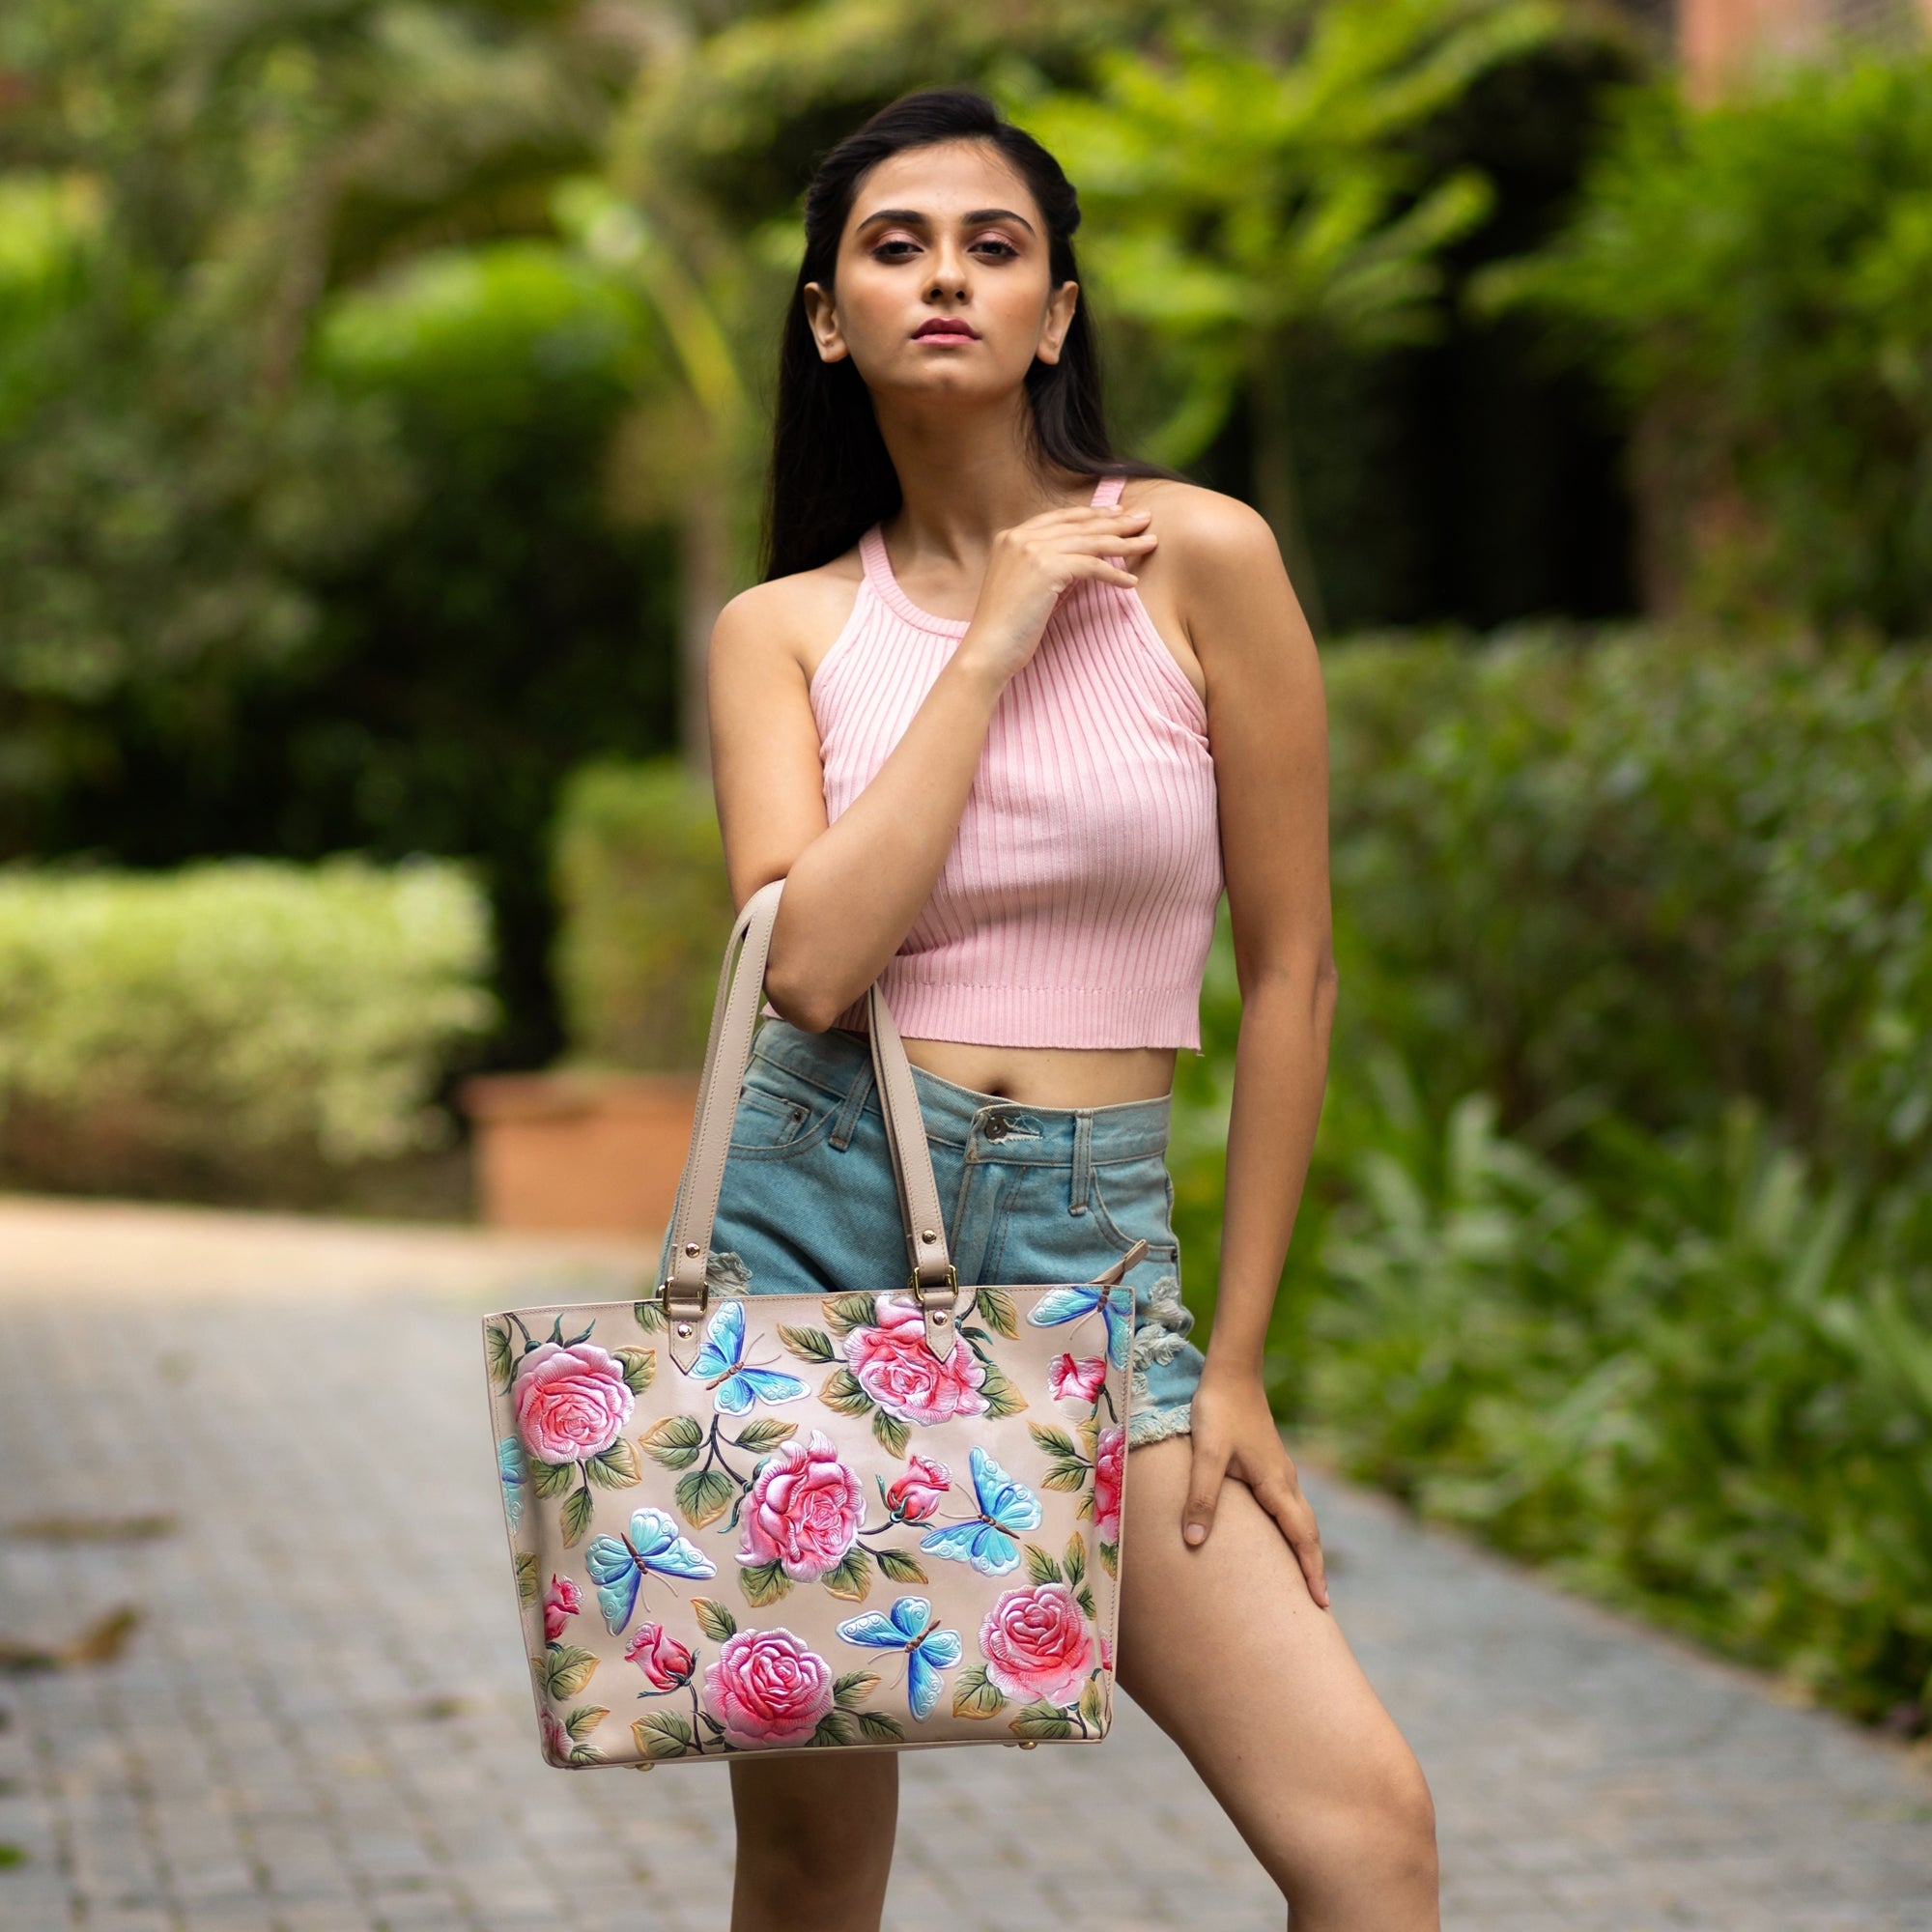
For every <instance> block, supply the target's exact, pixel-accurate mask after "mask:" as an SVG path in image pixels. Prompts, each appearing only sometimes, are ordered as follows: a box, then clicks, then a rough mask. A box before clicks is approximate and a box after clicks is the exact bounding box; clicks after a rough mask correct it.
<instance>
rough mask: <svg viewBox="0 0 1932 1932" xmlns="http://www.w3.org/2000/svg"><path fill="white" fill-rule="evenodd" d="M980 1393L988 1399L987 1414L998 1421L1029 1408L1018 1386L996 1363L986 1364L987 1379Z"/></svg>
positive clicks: (981, 1385)
mask: <svg viewBox="0 0 1932 1932" xmlns="http://www.w3.org/2000/svg"><path fill="white" fill-rule="evenodd" d="M980 1394H981V1395H982V1396H984V1397H985V1399H986V1413H987V1414H988V1415H989V1416H991V1417H993V1418H994V1419H995V1420H996V1421H997V1420H999V1419H1000V1418H1001V1417H1003V1416H1009V1415H1017V1414H1018V1413H1019V1412H1020V1410H1021V1409H1023V1408H1024V1407H1025V1406H1027V1400H1026V1397H1025V1396H1023V1395H1022V1394H1021V1393H1020V1392H1019V1387H1018V1385H1017V1384H1016V1383H1015V1382H1014V1381H1013V1379H1012V1378H1011V1377H1009V1375H1008V1374H1007V1372H1006V1371H1005V1370H1004V1369H1003V1368H1001V1367H1000V1366H999V1365H998V1364H997V1363H995V1362H988V1363H987V1364H986V1379H985V1380H984V1381H983V1382H982V1383H981V1384H980Z"/></svg>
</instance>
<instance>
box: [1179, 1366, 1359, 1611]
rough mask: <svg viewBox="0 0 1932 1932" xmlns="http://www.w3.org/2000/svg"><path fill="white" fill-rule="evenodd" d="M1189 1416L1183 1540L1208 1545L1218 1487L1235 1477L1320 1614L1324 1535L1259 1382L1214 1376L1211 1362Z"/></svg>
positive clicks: (1324, 1596) (1324, 1593)
mask: <svg viewBox="0 0 1932 1932" xmlns="http://www.w3.org/2000/svg"><path fill="white" fill-rule="evenodd" d="M1191 1413H1192V1418H1193V1419H1192V1425H1191V1426H1192V1431H1193V1442H1194V1466H1193V1469H1192V1471H1191V1472H1190V1474H1189V1476H1188V1480H1187V1502H1186V1505H1185V1508H1184V1510H1183V1513H1182V1517H1181V1522H1182V1528H1181V1535H1182V1536H1183V1537H1185V1538H1186V1540H1187V1541H1188V1542H1189V1543H1190V1544H1199V1543H1205V1542H1207V1540H1208V1530H1209V1529H1211V1528H1212V1527H1213V1523H1214V1507H1215V1504H1216V1503H1217V1502H1218V1501H1219V1500H1220V1495H1221V1479H1222V1477H1223V1476H1236V1477H1238V1478H1239V1479H1240V1480H1241V1481H1242V1482H1244V1483H1246V1484H1247V1486H1248V1488H1249V1489H1251V1490H1252V1491H1253V1492H1255V1500H1256V1501H1257V1502H1259V1503H1260V1504H1261V1506H1262V1508H1263V1509H1264V1510H1266V1511H1267V1513H1268V1515H1270V1516H1271V1517H1273V1518H1274V1520H1275V1521H1276V1522H1277V1523H1278V1524H1280V1526H1281V1533H1282V1534H1283V1535H1284V1536H1285V1537H1287V1538H1288V1541H1289V1544H1290V1546H1291V1547H1292V1548H1293V1550H1294V1554H1295V1557H1296V1559H1297V1560H1298V1561H1299V1562H1300V1564H1301V1574H1302V1575H1303V1576H1304V1577H1306V1578H1307V1579H1308V1594H1309V1595H1310V1596H1311V1597H1313V1598H1314V1599H1315V1601H1316V1603H1317V1604H1319V1605H1321V1608H1323V1609H1324V1610H1325V1609H1326V1608H1327V1607H1328V1579H1327V1577H1326V1576H1325V1575H1324V1573H1323V1568H1322V1562H1321V1531H1320V1530H1319V1529H1317V1528H1316V1526H1315V1510H1314V1507H1313V1505H1312V1504H1311V1503H1310V1502H1309V1500H1308V1498H1307V1497H1306V1496H1305V1495H1303V1494H1302V1492H1301V1478H1300V1477H1299V1476H1298V1475H1296V1473H1295V1469H1294V1461H1293V1458H1292V1457H1291V1456H1290V1455H1289V1453H1288V1450H1287V1448H1286V1447H1285V1446H1284V1445H1283V1443H1282V1439H1281V1431H1280V1429H1279V1428H1278V1427H1277V1426H1276V1423H1275V1419H1274V1415H1273V1412H1272V1411H1271V1410H1270V1409H1269V1407H1268V1400H1267V1391H1266V1390H1265V1389H1264V1388H1263V1386H1262V1379H1261V1377H1260V1376H1258V1375H1256V1374H1254V1373H1253V1372H1252V1371H1235V1372H1228V1371H1222V1370H1217V1369H1216V1368H1215V1365H1214V1362H1213V1359H1212V1357H1211V1356H1210V1357H1209V1359H1208V1366H1207V1368H1206V1369H1204V1370H1203V1371H1202V1375H1201V1383H1200V1386H1199V1387H1198V1388H1197V1389H1196V1390H1195V1391H1194V1402H1193V1407H1192V1411H1191Z"/></svg>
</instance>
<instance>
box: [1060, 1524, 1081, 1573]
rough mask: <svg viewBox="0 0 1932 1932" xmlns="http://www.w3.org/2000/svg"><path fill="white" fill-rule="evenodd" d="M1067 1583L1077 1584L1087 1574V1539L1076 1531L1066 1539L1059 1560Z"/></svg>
mask: <svg viewBox="0 0 1932 1932" xmlns="http://www.w3.org/2000/svg"><path fill="white" fill-rule="evenodd" d="M1060 1567H1061V1568H1062V1569H1063V1570H1064V1571H1065V1573H1066V1580H1067V1581H1068V1582H1069V1583H1077V1582H1079V1581H1080V1579H1081V1578H1082V1577H1085V1576H1086V1574H1087V1539H1086V1538H1085V1537H1084V1536H1082V1535H1081V1534H1080V1532H1079V1531H1078V1530H1077V1529H1076V1530H1075V1531H1074V1532H1073V1534H1072V1535H1071V1536H1069V1537H1068V1538H1067V1539H1066V1551H1065V1555H1063V1556H1062V1557H1061V1559H1060Z"/></svg>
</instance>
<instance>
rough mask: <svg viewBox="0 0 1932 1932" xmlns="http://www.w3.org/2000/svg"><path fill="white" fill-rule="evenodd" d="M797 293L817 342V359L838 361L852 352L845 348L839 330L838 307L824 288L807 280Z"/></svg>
mask: <svg viewBox="0 0 1932 1932" xmlns="http://www.w3.org/2000/svg"><path fill="white" fill-rule="evenodd" d="M799 294H800V295H801V296H802V297H803V298H804V300H805V319H806V322H807V323H808V325H809V326H810V329H811V333H812V337H813V339H814V340H815V341H816V342H817V344H818V359H819V360H820V361H821V362H838V361H840V360H842V359H843V358H844V357H845V356H847V355H850V354H851V353H852V352H851V351H850V350H849V349H847V348H846V346H845V337H844V335H843V334H842V333H841V331H840V330H839V327H838V309H837V308H836V306H835V305H834V303H833V300H832V298H831V297H830V296H829V295H827V294H826V292H825V290H824V288H823V287H822V286H821V285H820V284H819V283H817V282H807V283H806V285H805V286H804V288H802V289H801V290H800V291H799Z"/></svg>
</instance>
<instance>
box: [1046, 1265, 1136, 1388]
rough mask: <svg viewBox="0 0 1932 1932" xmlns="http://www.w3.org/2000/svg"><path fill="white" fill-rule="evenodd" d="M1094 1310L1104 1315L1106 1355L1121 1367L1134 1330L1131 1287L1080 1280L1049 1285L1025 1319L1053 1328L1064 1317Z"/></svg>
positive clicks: (1068, 1318) (1076, 1317)
mask: <svg viewBox="0 0 1932 1932" xmlns="http://www.w3.org/2000/svg"><path fill="white" fill-rule="evenodd" d="M1096 1310H1097V1311H1098V1312H1099V1313H1100V1314H1101V1315H1102V1316H1104V1317H1105V1318H1106V1322H1107V1359H1108V1360H1109V1361H1110V1362H1112V1363H1113V1365H1114V1366H1115V1367H1116V1368H1117V1369H1119V1368H1123V1367H1125V1365H1126V1360H1127V1344H1128V1343H1129V1342H1130V1341H1131V1340H1132V1339H1133V1333H1134V1292H1133V1290H1132V1289H1130V1288H1113V1287H1107V1288H1102V1287H1101V1286H1100V1284H1099V1283H1098V1282H1083V1283H1081V1284H1080V1285H1079V1286H1077V1287H1074V1288H1050V1289H1048V1290H1047V1292H1046V1293H1044V1294H1042V1295H1041V1296H1040V1298H1039V1299H1038V1300H1037V1301H1036V1302H1035V1303H1034V1305H1033V1306H1032V1307H1031V1308H1029V1309H1028V1310H1027V1320H1028V1321H1031V1322H1032V1323H1033V1324H1034V1326H1035V1327H1036V1328H1054V1327H1058V1326H1059V1324H1060V1323H1061V1322H1063V1321H1079V1320H1080V1319H1081V1318H1082V1317H1083V1316H1087V1315H1092V1314H1094V1312H1095V1311H1096Z"/></svg>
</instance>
